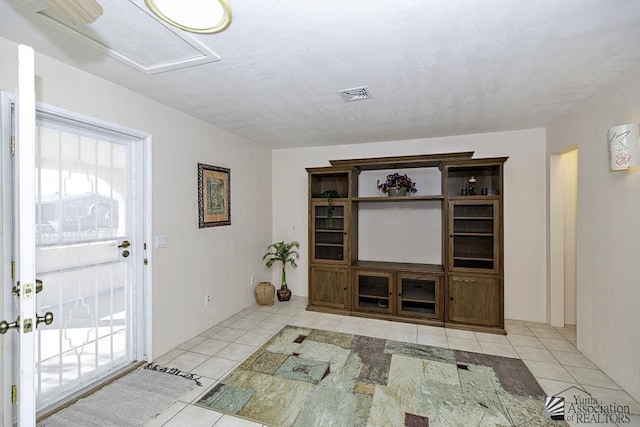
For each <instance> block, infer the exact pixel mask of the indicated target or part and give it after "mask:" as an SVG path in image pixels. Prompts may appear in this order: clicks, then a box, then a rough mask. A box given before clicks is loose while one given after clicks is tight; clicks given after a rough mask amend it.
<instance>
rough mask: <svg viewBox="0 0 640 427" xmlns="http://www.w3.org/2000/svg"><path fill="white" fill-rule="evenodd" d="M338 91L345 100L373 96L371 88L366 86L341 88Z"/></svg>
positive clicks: (356, 99) (357, 99)
mask: <svg viewBox="0 0 640 427" xmlns="http://www.w3.org/2000/svg"><path fill="white" fill-rule="evenodd" d="M338 93H339V94H340V95H341V96H342V99H344V102H351V101H360V100H363V99H370V98H371V93H370V92H369V88H368V87H366V86H362V87H354V88H352V89H344V90H339V91H338Z"/></svg>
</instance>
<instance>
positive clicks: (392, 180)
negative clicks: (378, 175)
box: [377, 172, 418, 193]
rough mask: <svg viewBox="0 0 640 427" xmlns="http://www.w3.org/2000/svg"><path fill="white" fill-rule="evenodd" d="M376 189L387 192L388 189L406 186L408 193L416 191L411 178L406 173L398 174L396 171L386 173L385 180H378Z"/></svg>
mask: <svg viewBox="0 0 640 427" xmlns="http://www.w3.org/2000/svg"><path fill="white" fill-rule="evenodd" d="M377 184H378V190H380V191H382V192H383V193H388V192H389V190H390V189H392V188H395V189H397V190H400V189H402V188H406V189H407V192H408V193H415V192H416V191H418V190H417V189H416V183H415V182H413V180H412V179H411V178H409V177H408V176H407V174H404V175H400V174H399V173H398V172H394V173H392V174H389V175H387V180H386V181H384V182H382V183H381V182H380V180H378V182H377Z"/></svg>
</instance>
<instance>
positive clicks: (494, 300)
mask: <svg viewBox="0 0 640 427" xmlns="http://www.w3.org/2000/svg"><path fill="white" fill-rule="evenodd" d="M472 157H473V152H463V153H445V154H428V155H416V156H401V157H378V158H369V159H352V160H332V161H331V162H330V163H331V166H328V167H318V168H307V172H308V175H309V305H308V307H307V309H308V310H314V311H322V312H328V313H337V314H349V315H352V316H362V317H370V318H376V319H384V320H394V321H402V322H411V323H418V324H424V325H438V326H444V325H446V326H447V327H456V328H464V329H470V330H475V331H483V332H493V333H502V334H504V333H505V332H504V272H503V216H502V210H503V209H502V204H503V166H504V162H505V161H506V160H507V158H506V157H497V158H480V159H474V158H472ZM397 170H403V171H405V170H406V172H407V173H408V174H409V175H410V176H411V174H412V171H414V172H415V173H418V174H419V173H423V174H424V176H425V177H426V178H423V182H421V183H417V187H418V192H417V193H416V194H415V195H409V196H398V197H388V196H387V195H385V194H383V193H381V192H379V191H377V194H379V195H376V196H372V195H371V194H372V190H371V188H370V187H371V185H367V186H366V188H365V186H363V185H362V182H360V181H363V177H364V175H367V176H368V178H367V179H369V180H371V176H373V177H374V178H375V176H376V175H378V179H380V180H384V178H385V177H386V175H387V174H388V173H393V172H394V171H397ZM434 172H435V173H434ZM361 174H362V175H363V176H361ZM438 180H439V181H440V182H438ZM368 184H370V183H368ZM374 187H375V186H374ZM331 190H333V191H335V192H337V197H334V198H332V199H331V201H330V202H329V200H328V199H327V198H325V197H323V196H321V194H323V193H324V194H325V195H326V194H327V192H330V191H331ZM376 190H377V189H376ZM425 191H426V193H425ZM330 204H331V206H329V205H330ZM422 206H428V207H429V211H433V210H434V209H433V208H434V206H435V208H436V210H437V213H438V216H439V217H440V218H441V219H440V218H438V220H436V222H441V224H440V223H438V224H428V223H427V222H428V220H429V219H430V220H432V221H433V215H432V214H431V216H427V214H426V213H427V210H425V211H424V212H425V215H424V218H425V221H424V222H422V220H420V221H418V223H417V224H407V226H410V227H413V229H415V230H416V235H418V236H420V233H419V232H423V233H424V229H422V228H423V226H424V227H431V228H434V227H433V226H435V229H438V230H439V231H441V232H440V235H433V236H431V235H428V239H426V240H432V239H436V240H437V242H436V243H435V246H436V247H437V248H438V250H437V251H435V252H437V253H436V254H415V255H416V256H422V255H425V258H428V257H427V255H428V256H430V257H431V258H433V257H434V256H435V257H436V258H437V260H438V261H437V262H433V263H421V262H420V263H418V262H397V260H393V261H388V260H384V261H383V260H380V259H361V258H359V256H358V253H359V251H358V241H359V240H362V239H363V238H364V237H367V236H364V235H362V233H368V232H369V233H370V232H371V228H368V229H364V227H362V226H361V227H360V228H359V221H358V220H359V216H363V215H364V213H365V210H366V209H367V208H372V209H373V210H374V211H376V212H377V214H378V215H379V214H381V213H382V214H384V212H385V209H389V210H390V211H389V212H391V210H392V209H396V211H397V210H399V209H402V208H407V207H411V208H410V210H411V212H412V215H414V216H413V218H415V217H416V215H418V218H422V217H421V216H420V215H422V214H420V212H421V210H420V209H423V208H422ZM361 211H362V212H361ZM363 219H364V217H363ZM361 228H363V229H361ZM417 228H421V229H420V230H418V229H417ZM431 228H430V229H431ZM435 234H438V233H437V232H436V233H435ZM359 235H360V239H359ZM416 239H419V237H417V238H416ZM421 240H425V239H421ZM385 243H387V242H380V247H381V248H383V246H384V244H385ZM419 243H420V242H419ZM389 244H390V243H389ZM363 246H364V245H363ZM432 246H433V242H432ZM362 249H364V248H362ZM360 252H364V250H361V251H360ZM382 252H384V249H380V251H378V254H380V253H382ZM411 255H414V254H411ZM380 257H381V258H384V256H381V255H380ZM394 257H396V258H397V255H396V254H394Z"/></svg>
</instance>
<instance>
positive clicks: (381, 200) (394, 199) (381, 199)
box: [351, 195, 444, 203]
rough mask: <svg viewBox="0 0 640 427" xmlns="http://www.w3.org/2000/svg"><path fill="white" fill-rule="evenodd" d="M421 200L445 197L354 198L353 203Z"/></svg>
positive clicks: (442, 198) (442, 197)
mask: <svg viewBox="0 0 640 427" xmlns="http://www.w3.org/2000/svg"><path fill="white" fill-rule="evenodd" d="M421 200H423V201H424V200H444V196H441V195H437V196H397V197H353V198H352V199H351V201H353V202H382V203H385V202H419V201H421Z"/></svg>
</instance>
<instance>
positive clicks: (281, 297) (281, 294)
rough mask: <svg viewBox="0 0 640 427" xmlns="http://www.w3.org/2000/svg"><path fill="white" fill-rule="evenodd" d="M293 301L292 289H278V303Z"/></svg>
mask: <svg viewBox="0 0 640 427" xmlns="http://www.w3.org/2000/svg"><path fill="white" fill-rule="evenodd" d="M290 299H291V289H289V288H287V289H282V288H280V289H278V301H289V300H290Z"/></svg>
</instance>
